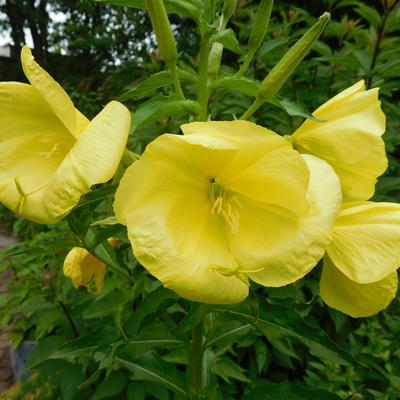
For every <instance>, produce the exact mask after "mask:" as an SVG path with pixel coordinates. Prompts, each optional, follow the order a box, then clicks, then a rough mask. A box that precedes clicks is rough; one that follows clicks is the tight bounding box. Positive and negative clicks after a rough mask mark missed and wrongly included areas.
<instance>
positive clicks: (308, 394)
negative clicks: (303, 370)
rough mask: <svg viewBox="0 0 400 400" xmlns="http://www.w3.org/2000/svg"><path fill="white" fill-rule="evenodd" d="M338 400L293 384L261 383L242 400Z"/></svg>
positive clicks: (321, 391)
mask: <svg viewBox="0 0 400 400" xmlns="http://www.w3.org/2000/svg"><path fill="white" fill-rule="evenodd" d="M260 399H268V400H310V399H318V400H340V397H338V396H336V395H335V394H332V393H329V392H327V391H325V390H309V389H306V388H305V387H304V386H302V385H300V384H298V383H295V382H281V383H263V384H262V387H257V388H255V389H252V390H250V391H249V392H248V393H246V394H245V395H244V396H243V397H242V400H260Z"/></svg>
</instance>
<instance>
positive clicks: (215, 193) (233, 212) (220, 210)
mask: <svg viewBox="0 0 400 400" xmlns="http://www.w3.org/2000/svg"><path fill="white" fill-rule="evenodd" d="M209 196H210V202H211V205H212V207H211V213H212V214H216V215H219V216H221V217H222V218H223V219H224V221H225V222H226V223H227V225H228V226H229V228H230V230H231V232H232V234H234V235H235V234H237V233H239V218H240V213H239V210H238V209H240V208H243V206H242V204H241V203H240V201H239V200H238V198H237V197H236V196H235V195H233V194H232V193H230V192H229V191H228V190H226V189H225V188H224V186H223V185H222V184H221V183H218V182H216V181H215V179H214V178H211V179H210V186H209Z"/></svg>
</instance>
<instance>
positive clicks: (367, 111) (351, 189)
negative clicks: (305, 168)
mask: <svg viewBox="0 0 400 400" xmlns="http://www.w3.org/2000/svg"><path fill="white" fill-rule="evenodd" d="M313 115H314V117H316V118H318V119H320V120H323V121H325V122H316V121H312V120H310V119H307V120H306V121H305V122H304V123H303V124H302V125H301V126H300V127H299V128H298V129H297V130H296V132H294V134H293V135H292V136H291V141H292V143H293V146H294V147H295V148H296V149H297V150H298V151H299V152H300V153H304V154H313V155H315V156H317V157H319V158H322V159H323V160H325V161H326V162H328V163H329V164H330V165H331V166H332V167H333V168H334V170H335V172H336V173H337V175H338V176H339V178H340V181H341V185H342V193H343V200H344V201H354V200H368V199H369V198H371V197H372V196H373V194H374V190H375V183H376V180H377V178H378V177H379V176H380V175H382V174H383V172H384V171H385V170H386V168H387V159H386V154H385V144H384V142H383V140H382V138H381V135H382V134H383V133H384V131H385V115H384V114H383V112H382V110H381V107H380V101H379V100H378V89H377V88H375V89H371V90H365V85H364V82H363V81H360V82H358V83H356V84H355V85H353V86H351V87H350V88H348V89H346V90H344V91H342V92H340V93H339V94H338V95H336V96H335V97H333V98H332V99H330V100H329V101H327V102H326V103H325V104H323V105H322V106H321V107H319V108H318V109H317V110H316V111H315V112H314V113H313Z"/></svg>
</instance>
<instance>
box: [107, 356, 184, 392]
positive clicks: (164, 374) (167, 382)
mask: <svg viewBox="0 0 400 400" xmlns="http://www.w3.org/2000/svg"><path fill="white" fill-rule="evenodd" d="M115 361H117V362H118V363H119V364H121V365H122V366H124V367H125V368H127V369H128V370H130V371H131V372H133V375H134V379H137V380H143V381H150V382H157V383H160V384H162V385H163V386H165V387H168V388H169V389H171V390H173V391H174V392H176V393H179V394H180V395H186V391H185V376H184V374H183V373H181V372H179V371H177V370H176V369H175V368H174V366H172V365H171V364H169V363H167V362H165V361H163V360H162V359H161V358H160V357H159V356H154V355H152V354H150V353H149V354H145V355H144V356H142V357H141V358H140V360H132V359H131V358H130V355H129V354H128V353H124V352H122V353H120V354H119V355H118V357H116V358H115Z"/></svg>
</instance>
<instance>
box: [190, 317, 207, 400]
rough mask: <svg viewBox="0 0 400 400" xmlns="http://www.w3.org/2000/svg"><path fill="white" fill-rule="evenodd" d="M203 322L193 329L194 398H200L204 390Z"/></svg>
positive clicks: (192, 366)
mask: <svg viewBox="0 0 400 400" xmlns="http://www.w3.org/2000/svg"><path fill="white" fill-rule="evenodd" d="M203 350H204V349H203V322H200V323H199V324H198V325H196V326H195V327H193V329H192V344H191V362H190V365H191V368H192V399H193V400H200V399H201V398H202V390H203Z"/></svg>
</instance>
